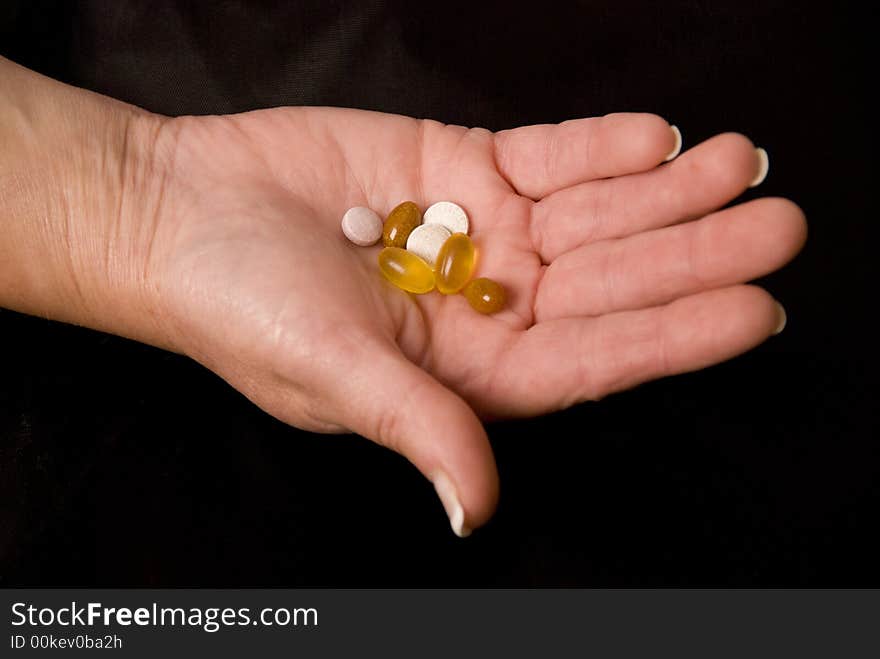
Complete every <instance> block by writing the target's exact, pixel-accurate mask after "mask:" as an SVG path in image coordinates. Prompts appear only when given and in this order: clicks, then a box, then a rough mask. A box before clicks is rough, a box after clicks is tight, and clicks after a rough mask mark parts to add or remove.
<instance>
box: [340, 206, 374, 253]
mask: <svg viewBox="0 0 880 659" xmlns="http://www.w3.org/2000/svg"><path fill="white" fill-rule="evenodd" d="M342 233H344V234H345V237H346V238H348V239H349V240H350V241H351V242H353V243H354V244H355V245H360V246H361V247H367V246H368V245H372V244H374V243H375V242H376V241H377V240H379V238H381V237H382V218H381V217H379V216H378V215H377V214H376V213H375V211H373V210H371V209H369V208H367V207H366V206H355V207H354V208H349V209H348V210H347V211H345V215H343V216H342Z"/></svg>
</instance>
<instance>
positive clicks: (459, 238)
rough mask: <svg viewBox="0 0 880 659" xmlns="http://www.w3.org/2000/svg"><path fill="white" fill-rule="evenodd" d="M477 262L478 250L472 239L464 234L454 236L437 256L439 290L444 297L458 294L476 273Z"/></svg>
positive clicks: (444, 244)
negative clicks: (475, 265)
mask: <svg viewBox="0 0 880 659" xmlns="http://www.w3.org/2000/svg"><path fill="white" fill-rule="evenodd" d="M475 262H476V250H475V249H474V243H473V242H471V239H470V238H468V237H467V236H466V235H465V234H463V233H454V234H452V235H451V236H450V237H449V239H448V240H447V241H446V242H445V243H443V246H442V247H441V248H440V252H439V253H438V254H437V265H436V268H435V275H436V278H437V290H438V291H440V292H441V293H443V294H444V295H451V294H452V293H458V292H459V291H460V290H461V289H462V288H464V285H465V284H467V283H468V281H469V280H470V278H471V275H472V274H473V273H474V264H475Z"/></svg>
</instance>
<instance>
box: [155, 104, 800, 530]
mask: <svg viewBox="0 0 880 659" xmlns="http://www.w3.org/2000/svg"><path fill="white" fill-rule="evenodd" d="M674 146H675V136H674V133H673V131H672V130H671V129H670V127H669V125H668V124H667V123H666V122H665V121H663V120H662V119H660V118H658V117H656V116H653V115H644V114H617V115H610V116H607V117H603V118H598V119H584V120H576V121H571V122H566V123H563V124H560V125H557V126H531V127H524V128H519V129H515V130H511V131H503V132H501V133H497V134H492V133H490V132H489V131H486V130H483V129H465V128H462V127H458V126H447V125H443V124H440V123H436V122H433V121H418V120H414V119H410V118H406V117H401V116H395V115H387V114H379V113H372V112H363V111H356V110H344V109H330V108H281V109H272V110H263V111H258V112H252V113H246V114H242V115H233V116H225V117H185V118H179V119H173V120H169V121H167V122H166V123H165V124H164V125H163V126H162V128H161V129H160V130H159V132H158V134H157V135H156V137H155V148H154V154H155V164H154V168H155V169H154V173H155V176H154V181H155V185H156V190H155V191H154V193H153V195H152V197H153V198H155V199H156V200H158V201H157V203H156V206H155V212H153V213H151V218H150V222H151V224H150V226H149V232H148V235H149V240H146V241H145V244H148V245H149V249H148V250H146V249H145V250H144V264H145V265H144V273H145V281H146V282H148V283H149V285H150V286H151V287H152V288H153V290H154V291H155V305H156V308H157V309H161V313H160V316H161V317H162V318H164V319H166V324H165V327H166V331H167V339H168V343H169V344H170V345H172V346H174V347H175V348H176V349H178V350H180V351H181V352H184V353H186V354H188V355H190V356H192V357H193V358H194V359H196V360H198V361H200V362H201V363H202V364H204V365H205V366H207V367H208V368H210V369H212V370H214V371H215V372H217V373H218V374H219V375H220V376H222V377H223V378H225V379H226V380H227V381H228V382H230V383H231V384H232V385H233V386H234V387H236V388H237V389H238V390H240V391H241V392H242V393H243V394H244V395H246V396H247V397H248V398H250V399H251V400H252V401H253V402H255V403H256V404H257V405H259V406H260V407H262V408H263V409H264V410H266V411H267V412H269V413H270V414H273V415H274V416H276V417H278V418H279V419H282V420H284V421H286V422H288V423H291V424H294V425H296V426H299V427H301V428H305V429H308V430H313V431H317V432H339V431H344V430H350V431H354V432H357V433H359V434H361V435H363V436H365V437H368V438H370V439H373V440H375V441H377V442H379V443H380V444H382V445H384V446H387V447H389V448H392V449H394V450H396V451H399V452H400V453H402V454H403V455H405V456H406V457H407V458H409V459H410V460H411V461H412V462H413V463H414V464H415V465H416V466H417V467H418V468H419V469H420V470H421V471H422V473H423V474H424V475H425V476H426V477H428V478H429V479H431V480H432V481H433V482H434V484H435V486H436V487H437V489H438V493H439V494H440V496H441V499H442V500H443V503H444V506H445V507H446V510H447V513H448V514H449V516H450V520H451V523H452V526H453V529H454V530H455V531H456V533H458V534H461V535H463V534H466V533H468V532H469V529H470V528H474V527H476V526H479V525H481V524H482V523H484V522H485V521H486V520H487V519H488V518H489V517H490V516H491V514H492V512H493V510H494V506H495V503H496V499H497V490H498V481H497V473H496V469H495V465H494V459H493V456H492V452H491V448H490V446H489V443H488V441H487V438H486V434H485V431H484V429H483V427H482V424H481V423H480V421H479V420H478V416H477V415H479V416H482V417H484V418H492V417H510V416H519V415H536V414H541V413H545V412H549V411H552V410H558V409H562V408H565V407H567V406H570V405H573V404H575V403H577V402H580V401H584V400H590V399H593V400H594V399H598V398H601V397H602V396H605V395H606V394H608V393H610V392H613V391H617V390H620V389H624V388H627V387H631V386H633V385H636V384H637V383H640V382H643V381H646V380H649V379H652V378H657V377H661V376H664V375H668V374H672V373H680V372H683V371H688V370H693V369H698V368H702V367H705V366H708V365H710V364H714V363H717V362H719V361H722V360H725V359H728V358H730V357H732V356H734V355H736V354H738V353H741V352H743V351H745V350H748V349H749V348H751V347H753V346H755V345H756V344H758V343H760V342H761V341H763V340H764V339H766V338H767V337H768V336H770V335H771V334H773V333H774V332H775V331H776V330H777V328H779V326H780V323H781V322H783V319H784V315H782V311H781V307H779V306H778V305H777V304H776V303H775V302H774V300H773V299H772V298H771V297H770V295H768V294H767V293H766V292H765V291H763V290H761V289H759V288H756V287H752V286H744V285H741V283H742V282H745V281H747V280H750V279H753V278H755V277H758V276H761V275H763V274H766V273H768V272H770V271H772V270H774V269H776V268H778V267H780V266H781V265H783V264H784V263H785V262H786V261H788V260H789V259H790V258H792V256H793V255H794V254H795V253H796V252H797V251H798V250H799V248H800V247H801V245H802V243H803V241H804V238H805V223H804V218H803V215H802V213H801V211H800V210H799V209H798V207H797V206H795V205H794V204H793V203H791V202H789V201H786V200H782V199H761V200H757V201H753V202H750V203H747V204H742V205H739V206H734V207H732V208H728V209H725V210H722V211H717V212H716V209H718V208H719V207H721V206H722V205H724V204H725V203H727V202H728V201H730V200H731V199H733V198H735V197H736V196H737V195H739V194H740V193H741V192H742V191H743V190H745V189H746V187H747V186H748V185H749V182H750V181H752V180H753V179H754V178H755V177H756V175H758V171H759V168H760V166H761V163H760V159H759V156H758V154H757V152H756V150H755V148H754V146H753V145H752V144H751V143H750V142H749V141H748V140H747V139H746V138H745V137H743V136H741V135H736V134H725V135H719V136H717V137H715V138H713V139H711V140H709V141H707V142H705V143H703V144H701V145H699V146H697V147H695V148H693V149H692V150H690V151H688V152H687V153H685V154H683V155H681V156H680V157H678V158H677V159H675V160H673V161H672V162H670V163H668V164H661V163H663V161H664V158H665V156H667V154H669V153H670V151H672V150H673V147H674ZM658 165H660V166H659V167H658ZM148 196H149V195H148ZM404 200H412V201H415V202H416V203H417V204H419V206H420V207H421V208H422V209H424V208H425V207H427V206H428V205H430V204H431V203H433V202H435V201H440V200H452V201H455V202H457V203H459V204H460V205H462V206H463V207H464V208H465V209H466V210H467V212H468V214H469V216H470V218H471V227H472V230H471V237H472V238H473V240H474V242H475V244H476V245H477V247H478V250H479V262H478V266H477V275H478V276H488V277H491V278H493V279H495V280H497V281H499V282H501V283H502V284H503V285H504V286H505V287H506V289H507V291H508V294H509V306H508V308H507V309H506V310H505V311H503V312H501V313H499V314H497V315H494V316H483V315H480V314H478V313H476V312H475V311H473V310H472V309H471V308H470V307H469V305H468V304H467V302H466V300H465V299H464V298H463V296H461V295H455V296H443V295H441V294H439V293H437V292H436V291H435V292H433V293H431V294H428V295H422V296H414V295H409V294H407V293H404V292H402V291H400V290H398V289H396V288H394V287H393V286H391V285H390V284H389V283H388V282H386V281H385V280H384V279H383V278H382V276H381V275H380V273H379V271H378V268H377V265H376V256H377V253H378V250H379V247H373V248H359V247H355V246H354V245H351V244H349V243H348V242H347V241H346V240H345V238H344V237H343V235H342V233H341V231H340V225H339V223H340V218H341V217H342V214H343V213H344V212H345V210H346V209H348V208H349V207H351V206H356V205H364V206H368V207H370V208H373V209H374V210H376V211H377V212H378V213H379V214H380V215H382V216H384V215H385V214H387V212H388V211H389V210H390V209H391V208H392V207H394V206H395V205H396V204H397V203H399V202H401V201H404ZM697 218H700V219H697ZM140 221H144V220H143V219H141V220H140Z"/></svg>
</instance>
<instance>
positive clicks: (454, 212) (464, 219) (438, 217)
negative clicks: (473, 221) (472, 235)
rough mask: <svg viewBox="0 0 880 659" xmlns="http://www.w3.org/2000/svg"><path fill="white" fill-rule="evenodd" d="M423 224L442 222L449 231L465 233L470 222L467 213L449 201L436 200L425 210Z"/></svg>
mask: <svg viewBox="0 0 880 659" xmlns="http://www.w3.org/2000/svg"><path fill="white" fill-rule="evenodd" d="M425 224H442V225H443V226H445V227H446V228H447V229H449V233H465V234H466V233H467V232H468V228H469V225H470V223H469V222H468V216H467V213H465V212H464V209H463V208H462V207H461V206H459V205H458V204H453V203H452V202H451V201H438V202H437V203H436V204H432V205H431V206H429V207H428V210H426V211H425Z"/></svg>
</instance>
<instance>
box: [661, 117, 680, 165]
mask: <svg viewBox="0 0 880 659" xmlns="http://www.w3.org/2000/svg"><path fill="white" fill-rule="evenodd" d="M670 128H671V129H672V134H673V135H675V147H674V148H673V149H672V151H670V152H669V155H668V156H666V158H664V159H663V162H669V161H670V160H672V159H673V158H675V156H677V155H678V154H679V152H680V151H681V131H680V130H678V126H670Z"/></svg>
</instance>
